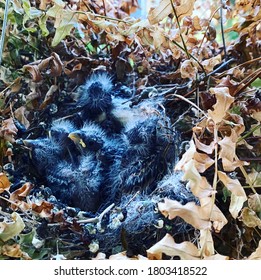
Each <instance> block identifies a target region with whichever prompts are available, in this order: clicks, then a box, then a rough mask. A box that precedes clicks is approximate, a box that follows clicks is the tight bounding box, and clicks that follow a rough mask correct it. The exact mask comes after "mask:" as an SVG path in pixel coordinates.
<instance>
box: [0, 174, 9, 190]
mask: <svg viewBox="0 0 261 280" xmlns="http://www.w3.org/2000/svg"><path fill="white" fill-rule="evenodd" d="M10 186H11V183H10V181H9V179H8V177H7V176H6V175H5V173H2V172H1V173H0V193H3V192H4V191H7V190H9V188H10Z"/></svg>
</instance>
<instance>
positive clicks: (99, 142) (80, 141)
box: [68, 131, 104, 153]
mask: <svg viewBox="0 0 261 280" xmlns="http://www.w3.org/2000/svg"><path fill="white" fill-rule="evenodd" d="M68 137H69V138H70V139H71V140H72V141H73V142H74V144H75V145H76V147H77V148H78V149H79V150H80V151H81V153H83V152H84V151H92V152H96V151H98V150H100V149H101V148H102V147H103V144H104V141H103V139H102V138H101V137H100V136H99V135H95V134H88V135H86V134H84V133H82V131H75V132H72V133H70V134H69V135H68Z"/></svg>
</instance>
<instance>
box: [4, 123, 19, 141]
mask: <svg viewBox="0 0 261 280" xmlns="http://www.w3.org/2000/svg"><path fill="white" fill-rule="evenodd" d="M17 131H18V129H17V128H16V126H15V124H14V121H13V119H12V118H9V119H6V120H4V121H3V122H2V127H1V128H0V137H2V138H4V139H5V140H6V141H9V142H10V143H14V142H15V139H14V136H15V135H16V134H17Z"/></svg>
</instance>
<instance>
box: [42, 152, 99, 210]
mask: <svg viewBox="0 0 261 280" xmlns="http://www.w3.org/2000/svg"><path fill="white" fill-rule="evenodd" d="M47 181H48V183H49V185H50V188H51V189H52V191H53V193H54V195H55V196H56V197H57V198H59V200H60V201H61V202H63V203H66V204H67V205H69V206H73V207H78V208H80V209H81V210H84V211H88V212H95V211H96V210H97V209H98V208H99V206H100V202H101V201H100V197H101V188H102V182H103V172H102V169H101V167H100V164H99V163H98V162H97V161H96V159H95V156H94V155H91V154H86V155H85V156H84V157H82V158H81V161H80V164H79V166H77V167H75V166H73V165H72V164H69V163H67V162H64V161H60V162H59V163H58V164H57V166H56V167H54V168H53V170H52V171H49V174H48V176H47Z"/></svg>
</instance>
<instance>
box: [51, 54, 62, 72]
mask: <svg viewBox="0 0 261 280" xmlns="http://www.w3.org/2000/svg"><path fill="white" fill-rule="evenodd" d="M52 58H53V59H52V60H51V63H50V67H51V76H52V77H59V76H61V74H62V70H63V63H62V61H61V59H60V56H59V55H58V54H57V53H55V52H53V53H52Z"/></svg>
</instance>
